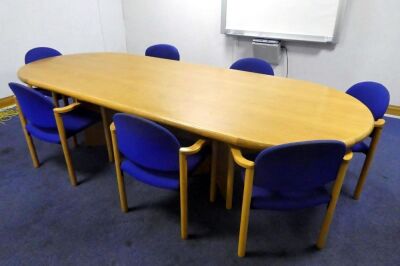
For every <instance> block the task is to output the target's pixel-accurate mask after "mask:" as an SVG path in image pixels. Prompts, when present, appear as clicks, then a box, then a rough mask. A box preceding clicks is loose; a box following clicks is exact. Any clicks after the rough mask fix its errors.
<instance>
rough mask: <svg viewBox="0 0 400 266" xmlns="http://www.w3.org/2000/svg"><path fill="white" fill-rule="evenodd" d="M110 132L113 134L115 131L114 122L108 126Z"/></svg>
mask: <svg viewBox="0 0 400 266" xmlns="http://www.w3.org/2000/svg"><path fill="white" fill-rule="evenodd" d="M110 131H111V132H114V131H115V124H114V122H112V123H111V125H110Z"/></svg>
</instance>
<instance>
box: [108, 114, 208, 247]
mask: <svg viewBox="0 0 400 266" xmlns="http://www.w3.org/2000/svg"><path fill="white" fill-rule="evenodd" d="M110 131H111V140H112V146H113V151H114V162H115V172H116V174H117V185H118V192H119V201H120V206H121V210H122V212H125V213H126V212H128V202H127V197H126V191H125V180H124V174H123V172H122V171H121V155H120V152H119V150H118V140H117V135H116V128H115V124H114V122H113V123H111V125H110ZM205 143H206V140H204V139H199V140H197V141H196V142H195V143H194V144H193V145H191V146H189V147H181V148H180V149H179V191H180V208H181V238H182V239H187V227H188V218H187V213H188V203H187V194H188V192H187V190H188V181H187V180H188V169H187V156H189V155H193V154H196V153H198V152H200V150H201V149H202V147H203V146H204V144H205Z"/></svg>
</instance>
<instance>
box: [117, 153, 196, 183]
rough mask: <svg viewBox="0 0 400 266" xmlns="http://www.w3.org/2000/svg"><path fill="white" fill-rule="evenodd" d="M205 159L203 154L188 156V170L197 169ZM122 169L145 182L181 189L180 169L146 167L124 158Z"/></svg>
mask: <svg viewBox="0 0 400 266" xmlns="http://www.w3.org/2000/svg"><path fill="white" fill-rule="evenodd" d="M202 160H203V155H202V154H195V155H193V156H190V157H189V158H188V171H189V173H190V172H192V171H193V170H195V168H196V167H197V166H198V165H199V163H200V162H201V161H202ZM121 169H122V171H124V172H127V173H128V174H129V175H130V176H132V177H133V178H135V179H136V180H138V181H141V182H143V183H145V184H148V185H151V186H154V187H158V188H165V189H171V190H178V189H179V169H176V170H175V171H159V170H153V169H149V168H145V167H141V166H140V165H138V164H135V163H133V162H131V161H129V160H123V161H122V163H121Z"/></svg>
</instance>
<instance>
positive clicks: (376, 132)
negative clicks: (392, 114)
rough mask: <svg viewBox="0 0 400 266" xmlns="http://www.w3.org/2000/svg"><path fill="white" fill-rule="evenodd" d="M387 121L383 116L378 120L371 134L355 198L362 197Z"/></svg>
mask: <svg viewBox="0 0 400 266" xmlns="http://www.w3.org/2000/svg"><path fill="white" fill-rule="evenodd" d="M385 123H386V121H385V119H383V118H380V119H378V120H376V121H375V123H374V129H373V131H372V136H371V143H370V145H369V148H368V151H367V153H366V157H365V160H364V164H363V166H362V170H361V173H360V176H359V178H358V181H357V185H356V188H355V190H354V194H353V198H354V199H355V200H358V199H360V197H361V192H362V189H363V187H364V184H365V181H366V179H367V175H368V170H369V168H370V166H371V164H372V161H373V159H374V155H375V151H376V148H377V146H378V143H379V140H380V138H381V135H382V130H383V127H384V126H385Z"/></svg>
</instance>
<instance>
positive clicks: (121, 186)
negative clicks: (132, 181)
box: [110, 123, 128, 212]
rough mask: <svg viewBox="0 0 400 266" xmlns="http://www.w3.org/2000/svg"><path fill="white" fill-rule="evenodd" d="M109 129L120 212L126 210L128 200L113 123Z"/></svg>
mask: <svg viewBox="0 0 400 266" xmlns="http://www.w3.org/2000/svg"><path fill="white" fill-rule="evenodd" d="M110 131H111V139H112V146H113V151H114V158H115V160H114V162H115V172H116V174H117V183H118V192H119V202H120V205H121V210H122V212H128V201H127V199H126V192H125V181H124V175H123V173H122V171H121V158H120V154H119V151H118V142H117V136H116V133H115V126H114V123H112V124H111V126H110Z"/></svg>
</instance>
